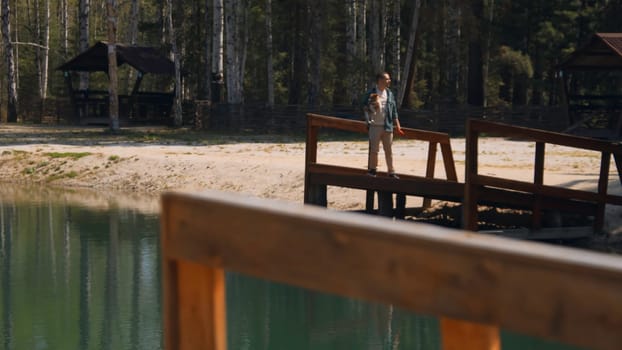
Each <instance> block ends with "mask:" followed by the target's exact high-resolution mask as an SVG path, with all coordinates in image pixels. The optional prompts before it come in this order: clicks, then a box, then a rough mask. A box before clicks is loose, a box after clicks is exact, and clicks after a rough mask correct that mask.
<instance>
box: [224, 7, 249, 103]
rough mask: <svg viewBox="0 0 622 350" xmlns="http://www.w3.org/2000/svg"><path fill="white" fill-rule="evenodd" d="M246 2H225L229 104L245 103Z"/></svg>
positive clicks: (226, 67) (226, 79) (226, 78)
mask: <svg viewBox="0 0 622 350" xmlns="http://www.w3.org/2000/svg"><path fill="white" fill-rule="evenodd" d="M245 2H246V1H245V0H229V1H226V2H225V50H226V54H225V69H226V74H225V82H226V87H227V102H228V103H231V104H240V103H242V102H244V90H243V84H242V82H243V81H244V66H245V61H246V47H247V38H248V35H247V28H248V27H247V22H246V5H245Z"/></svg>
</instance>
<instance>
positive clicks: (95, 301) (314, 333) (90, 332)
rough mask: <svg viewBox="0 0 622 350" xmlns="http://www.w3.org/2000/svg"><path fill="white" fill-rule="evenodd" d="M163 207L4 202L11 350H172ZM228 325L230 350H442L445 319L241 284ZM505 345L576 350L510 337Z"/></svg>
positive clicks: (235, 278)
mask: <svg viewBox="0 0 622 350" xmlns="http://www.w3.org/2000/svg"><path fill="white" fill-rule="evenodd" d="M15 193H19V195H15ZM76 198H77V200H76ZM150 200H151V199H150ZM136 203H140V200H139V201H137V202H136ZM155 208H156V209H154V205H153V203H151V205H147V206H146V208H144V207H143V206H136V205H132V201H129V200H126V199H117V198H111V197H110V195H108V196H107V197H103V196H102V198H100V197H98V196H97V195H94V194H88V195H86V194H80V193H77V194H76V193H67V192H54V191H42V190H41V189H24V190H22V191H18V192H15V191H14V192H11V193H9V194H7V193H4V192H2V191H0V286H1V289H0V350H22V349H36V350H38V349H81V350H82V349H115V350H117V349H119V350H121V349H149V350H155V349H161V348H162V336H163V335H162V322H161V312H162V307H161V298H162V289H161V285H160V274H161V272H160V247H159V222H158V220H159V216H158V213H157V203H156V205H155ZM227 317H228V326H227V327H228V344H229V349H309V350H310V349H331V350H332V349H415V350H417V349H439V348H440V346H439V331H438V320H437V319H435V318H433V317H427V316H421V315H414V314H412V313H408V312H405V311H402V310H399V309H394V308H392V307H390V306H385V305H377V304H371V303H367V302H362V301H358V300H352V299H347V298H341V297H336V296H331V295H326V294H321V293H316V292H311V291H308V290H303V289H299V288H294V287H290V286H285V285H281V284H275V283H270V282H267V281H263V280H257V279H254V278H249V277H245V276H241V275H238V274H233V273H229V274H228V275H227ZM502 343H503V349H522V350H524V349H575V348H572V347H568V346H562V345H559V344H555V343H551V342H547V341H542V340H538V339H533V338H530V337H525V336H521V335H517V334H513V333H509V332H502Z"/></svg>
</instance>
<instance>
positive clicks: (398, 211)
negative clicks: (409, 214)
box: [395, 193, 406, 219]
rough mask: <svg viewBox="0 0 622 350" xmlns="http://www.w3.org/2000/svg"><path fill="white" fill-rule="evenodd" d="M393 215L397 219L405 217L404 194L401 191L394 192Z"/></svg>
mask: <svg viewBox="0 0 622 350" xmlns="http://www.w3.org/2000/svg"><path fill="white" fill-rule="evenodd" d="M395 217H396V218H397V219H403V218H404V217H406V195H405V194H403V193H396V194H395Z"/></svg>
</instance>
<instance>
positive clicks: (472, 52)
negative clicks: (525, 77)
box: [467, 0, 484, 107]
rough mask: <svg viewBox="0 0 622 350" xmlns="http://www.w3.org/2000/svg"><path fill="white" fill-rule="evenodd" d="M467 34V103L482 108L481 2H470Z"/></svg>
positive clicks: (482, 14)
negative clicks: (468, 30)
mask: <svg viewBox="0 0 622 350" xmlns="http://www.w3.org/2000/svg"><path fill="white" fill-rule="evenodd" d="M471 11H472V12H471V17H470V18H469V19H470V21H469V22H470V25H469V26H467V28H469V29H470V32H469V34H468V35H469V62H468V73H467V74H468V82H467V103H468V104H469V105H472V106H479V107H482V106H484V72H483V66H484V65H483V61H482V58H483V57H482V38H483V35H482V30H481V28H482V25H481V23H482V22H483V21H484V2H483V0H472V2H471Z"/></svg>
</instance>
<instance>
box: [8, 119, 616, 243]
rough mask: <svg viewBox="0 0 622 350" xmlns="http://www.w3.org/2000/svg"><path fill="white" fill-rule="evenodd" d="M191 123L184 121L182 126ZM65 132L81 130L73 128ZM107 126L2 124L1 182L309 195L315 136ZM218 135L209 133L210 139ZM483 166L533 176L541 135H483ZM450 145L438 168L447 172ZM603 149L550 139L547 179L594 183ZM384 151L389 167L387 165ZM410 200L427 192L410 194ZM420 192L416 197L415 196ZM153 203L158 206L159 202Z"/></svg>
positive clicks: (336, 154) (407, 168)
mask: <svg viewBox="0 0 622 350" xmlns="http://www.w3.org/2000/svg"><path fill="white" fill-rule="evenodd" d="M176 132H183V131H176ZM63 135H72V136H76V135H78V136H79V137H71V138H69V139H66V138H63V137H62V136H63ZM102 135H104V136H105V133H103V132H102V129H101V128H99V129H97V128H95V129H72V128H43V129H42V128H40V127H29V126H13V125H11V126H7V125H2V126H0V169H2V171H1V172H0V182H2V183H4V184H5V185H3V188H4V190H3V191H10V188H12V187H14V186H10V184H21V185H44V186H46V187H50V186H51V187H56V188H62V189H66V190H77V189H90V190H94V191H97V192H106V193H110V194H111V195H112V194H113V193H116V194H118V195H124V196H131V197H134V198H137V201H139V202H140V201H141V199H140V198H143V201H146V200H145V199H144V198H152V199H153V201H154V202H156V203H157V197H158V195H159V194H160V193H161V192H162V191H168V190H184V191H196V192H200V191H202V190H206V189H213V190H220V191H225V192H236V193H240V194H244V195H248V196H254V197H261V198H269V199H277V200H281V201H287V202H295V203H302V201H303V191H304V157H305V144H304V142H303V141H301V140H293V141H285V142H284V141H283V140H277V141H275V142H272V141H271V140H270V137H266V138H262V139H261V140H260V141H256V140H255V141H251V142H229V141H227V142H212V143H210V142H207V143H206V142H203V141H202V137H205V138H209V135H206V136H202V135H198V136H196V137H194V138H192V139H190V140H187V141H166V140H164V141H162V140H155V141H154V140H136V139H130V140H127V139H123V138H121V139H114V140H110V139H108V138H106V137H102ZM207 141H209V140H207ZM464 147H465V144H464V139H463V138H455V139H452V149H453V156H454V160H455V164H456V170H457V172H458V179H459V181H464V154H465V152H464ZM427 148H428V145H427V143H424V142H421V141H412V140H406V139H396V141H395V143H394V149H393V152H394V162H395V166H396V168H397V171H398V173H402V174H415V175H424V174H425V164H426V157H427ZM479 152H480V165H479V167H480V173H482V174H489V175H494V176H500V177H505V178H511V179H517V180H525V181H531V180H532V179H533V165H532V163H533V159H534V152H535V147H534V144H533V143H528V142H518V141H510V140H506V139H502V138H483V139H481V140H480V143H479ZM440 153H441V152H438V155H437V163H436V177H438V178H445V173H444V169H443V162H442V158H441V154H440ZM318 161H319V162H321V163H328V164H339V165H346V166H352V167H358V168H362V169H364V168H366V162H367V142H366V141H364V140H360V141H322V142H320V143H319V146H318ZM599 167H600V154H598V153H597V152H592V151H585V150H578V149H572V148H565V147H558V146H550V147H548V146H547V149H546V163H545V176H544V182H545V184H550V185H560V186H564V187H569V188H570V187H571V188H581V189H586V190H591V191H594V190H595V188H596V181H597V177H598V170H599ZM385 168H386V166H385V164H384V159H383V155H382V151H381V155H380V164H379V170H381V171H382V170H386V169H385ZM615 169H616V167H615V165H614V164H612V166H611V172H610V177H609V180H610V185H609V192H610V193H616V194H620V193H622V190H621V187H620V180H619V177H618V174H617V172H616V171H615ZM364 200H365V193H364V192H363V191H357V190H349V189H343V188H333V187H329V192H328V202H329V207H330V208H334V209H362V208H363V207H364ZM408 200H409V202H408V205H413V204H416V201H419V199H417V198H409V199H408ZM411 201H412V202H411ZM156 206H157V204H150V205H149V207H152V208H154V207H156ZM621 226H622V210H620V208H616V207H612V208H608V210H607V223H606V229H607V230H608V231H609V232H612V233H618V231H620V230H622V228H620V227H621Z"/></svg>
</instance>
